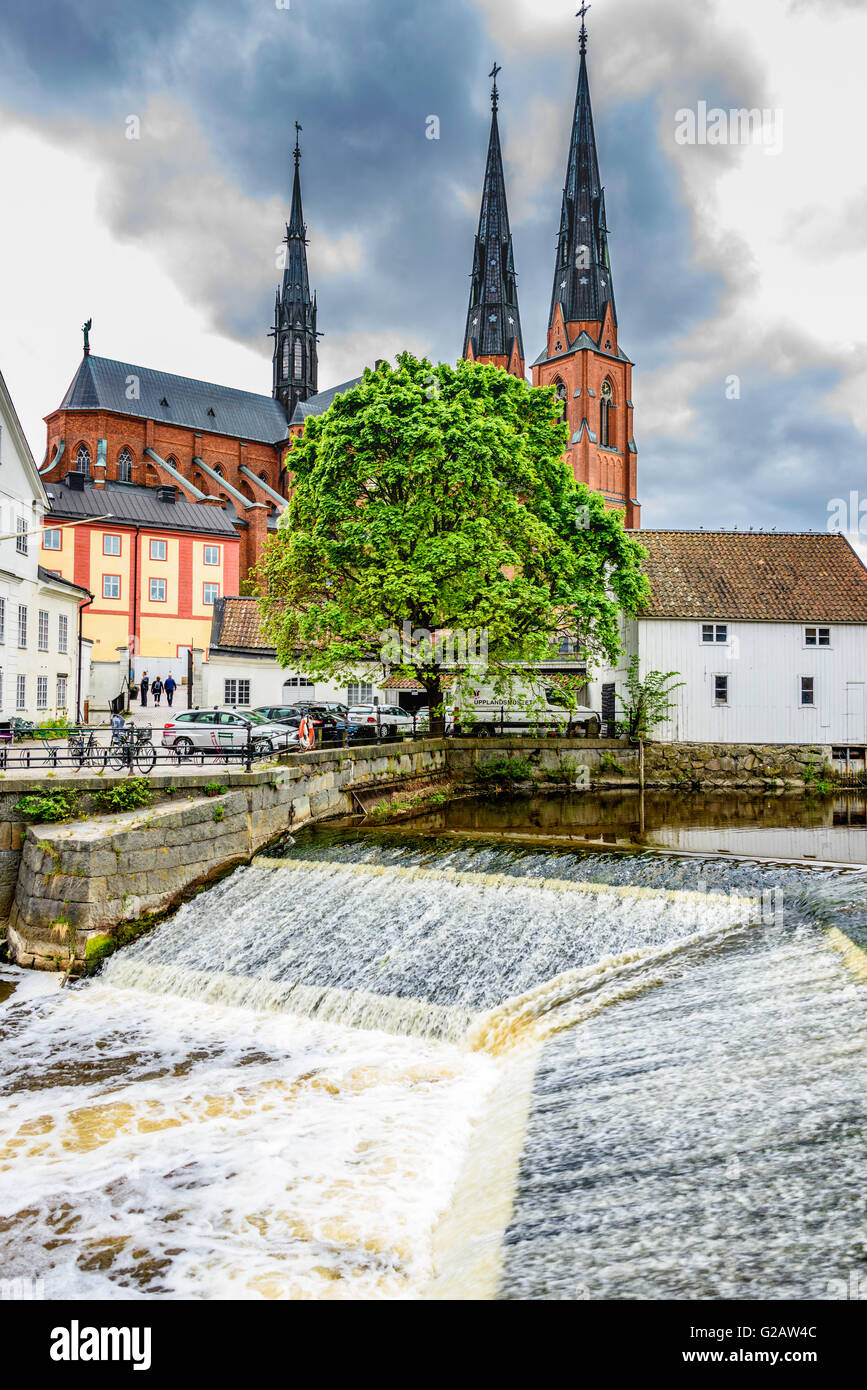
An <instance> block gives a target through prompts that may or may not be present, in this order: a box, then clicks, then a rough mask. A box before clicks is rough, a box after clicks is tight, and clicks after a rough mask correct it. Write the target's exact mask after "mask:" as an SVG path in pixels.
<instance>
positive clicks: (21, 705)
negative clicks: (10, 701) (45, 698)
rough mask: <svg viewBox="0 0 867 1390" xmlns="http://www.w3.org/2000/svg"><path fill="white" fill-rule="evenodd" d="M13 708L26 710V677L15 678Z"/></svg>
mask: <svg viewBox="0 0 867 1390" xmlns="http://www.w3.org/2000/svg"><path fill="white" fill-rule="evenodd" d="M15 708H16V709H26V708H27V677H26V676H22V675H18V676H16V677H15Z"/></svg>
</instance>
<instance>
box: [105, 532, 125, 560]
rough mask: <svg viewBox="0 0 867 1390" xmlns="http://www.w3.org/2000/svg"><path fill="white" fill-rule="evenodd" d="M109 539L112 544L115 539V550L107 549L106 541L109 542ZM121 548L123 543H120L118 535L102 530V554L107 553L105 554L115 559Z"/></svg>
mask: <svg viewBox="0 0 867 1390" xmlns="http://www.w3.org/2000/svg"><path fill="white" fill-rule="evenodd" d="M109 541H111V542H112V544H113V543H114V542H115V541H117V550H109V549H108V543H109ZM122 548H123V545H122V542H121V539H120V536H116V535H115V534H114V533H113V532H106V531H104V532H103V534H102V553H103V555H107V556H109V557H110V558H112V559H114V560H116V559H118V557H119V556H120V552H121V550H122Z"/></svg>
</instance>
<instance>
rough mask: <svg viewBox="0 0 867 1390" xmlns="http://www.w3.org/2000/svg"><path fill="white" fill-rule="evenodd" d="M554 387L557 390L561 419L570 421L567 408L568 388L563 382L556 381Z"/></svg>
mask: <svg viewBox="0 0 867 1390" xmlns="http://www.w3.org/2000/svg"><path fill="white" fill-rule="evenodd" d="M554 385H555V386H556V388H557V400H558V401H559V402H560V419H561V420H566V419H568V412H567V406H566V386H565V384H564V383H563V382H562V381H555V382H554Z"/></svg>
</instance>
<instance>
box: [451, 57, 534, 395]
mask: <svg viewBox="0 0 867 1390" xmlns="http://www.w3.org/2000/svg"><path fill="white" fill-rule="evenodd" d="M500 71H501V69H500V68H498V67H497V65H496V63H495V64H494V69H493V72H492V73H491V77H493V79H494V88H493V91H492V92H491V106H492V108H493V114H492V116H491V138H490V141H489V144H488V162H487V164H486V166H485V184H484V188H483V190H482V210H481V213H480V214H479V230H478V234H477V236H476V245H475V251H474V254H473V274H472V280H471V285H470V307H469V310H468V312H467V328H466V332H465V334H464V352H463V355H464V357H466V358H467V359H468V360H469V361H470V362H486V363H490V364H492V365H493V366H495V367H502V368H503V370H504V371H507V372H511V374H512V376H518V377H520V378H521V379H522V380H523V379H524V377H525V376H526V367H525V363H524V342H523V338H522V336H521V315H520V314H519V312H518V286H517V276H516V274H515V253H514V250H513V248H512V233H511V230H510V228H509V209H508V206H507V204H506V180H505V177H504V174H503V154H502V150H501V148H500V128H499V124H498V121H497V110H498V108H499V104H500V95H499V92H498V91H497V73H498V72H500Z"/></svg>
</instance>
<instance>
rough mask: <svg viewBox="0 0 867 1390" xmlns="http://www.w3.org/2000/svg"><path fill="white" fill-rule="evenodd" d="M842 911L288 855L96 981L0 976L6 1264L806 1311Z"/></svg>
mask: <svg viewBox="0 0 867 1390" xmlns="http://www.w3.org/2000/svg"><path fill="white" fill-rule="evenodd" d="M769 894H771V895H772V896H771V897H770V898H769V897H768V895H769ZM778 895H781V896H778ZM769 901H771V902H772V903H773V905H774V911H773V913H772V914H771V915H768V912H767V905H768V902H769ZM864 912H865V904H864V878H863V875H861V874H859V873H855V874H852V873H849V874H846V873H844V872H842V871H838V870H821V869H810V868H805V867H800V868H799V867H791V866H790V867H786V868H783V867H781V866H773V865H756V864H744V863H732V862H728V863H727V862H725V861H724V860H720V859H719V858H714V859H712V860H707V861H705V860H699V861H695V860H688V861H687V860H684V859H681V858H677V857H673V856H668V855H661V854H636V855H617V854H606V853H601V854H584V855H581V854H574V853H555V852H550V851H548V850H543V849H538V850H536V849H533V848H528V849H524V848H517V847H512V848H509V849H503V848H502V847H498V846H492V845H485V844H476V845H474V844H469V843H466V842H462V843H460V844H456V843H454V842H448V843H443V842H428V843H426V844H424V843H421V842H413V841H410V840H408V841H405V842H400V841H396V840H393V839H392V840H390V841H388V842H387V843H386V842H385V841H384V840H376V839H367V838H365V839H358V838H352V837H351V836H350V837H345V838H342V839H341V838H339V837H338V838H335V837H333V836H332V837H316V838H313V837H311V840H309V841H308V842H307V843H304V844H299V845H298V846H296V847H295V848H294V849H292V850H291V852H290V853H289V854H288V856H284V857H283V858H270V859H260V860H258V861H256V862H254V863H253V864H252V865H250V866H248V867H246V868H243V869H240V870H238V871H237V872H236V873H234V874H233V875H232V876H231V877H230V878H227V879H225V880H223V881H222V882H221V883H219V884H217V885H216V886H214V887H213V888H211V889H210V890H208V891H207V892H205V893H203V894H201V895H199V896H198V897H197V898H195V899H194V900H193V901H192V902H190V903H188V904H187V905H185V906H184V907H183V908H181V909H180V910H179V911H178V913H177V914H175V916H174V917H173V918H172V919H171V920H169V921H166V922H164V923H163V924H161V925H160V926H159V927H158V928H157V929H156V930H155V931H154V932H153V933H152V934H151V935H150V936H149V937H147V938H144V939H142V940H141V941H139V942H138V943H136V944H135V945H134V946H132V947H129V948H126V949H124V950H123V951H122V952H119V953H118V954H117V955H116V956H115V957H113V958H112V959H111V961H109V963H108V964H107V966H106V967H105V968H104V970H103V972H102V974H101V975H100V976H99V977H98V978H96V979H94V980H91V981H88V982H86V983H83V984H80V985H76V986H73V987H70V988H67V989H65V990H62V991H61V990H59V989H58V987H57V981H56V979H49V978H46V977H43V976H33V975H32V974H27V972H21V971H14V970H12V971H3V972H0V978H2V979H3V980H11V981H12V983H14V984H15V986H16V988H15V989H14V990H13V991H12V993H11V994H10V995H9V997H8V998H7V999H6V1000H5V1001H4V1002H2V1003H0V1040H2V1046H3V1056H4V1071H3V1075H2V1078H0V1092H2V1093H3V1107H2V1110H0V1242H2V1245H3V1252H4V1253H3V1272H4V1276H8V1277H40V1276H41V1277H42V1278H43V1279H44V1282H45V1290H46V1294H47V1296H48V1297H52V1296H55V1297H58V1296H64V1297H82V1298H91V1297H108V1296H117V1295H118V1294H121V1295H122V1296H124V1297H150V1296H161V1297H168V1298H188V1297H193V1298H213V1297H227V1298H258V1297H277V1298H315V1299H320V1298H346V1297H349V1298H362V1299H377V1298H379V1299H381V1298H387V1299H396V1298H397V1299H399V1298H420V1297H431V1298H455V1297H457V1298H471V1297H474V1298H489V1297H497V1296H499V1297H504V1298H525V1297H530V1298H576V1297H588V1298H597V1297H598V1298H619V1297H623V1298H656V1297H669V1296H670V1297H680V1298H687V1297H698V1298H714V1297H723V1296H733V1297H781V1298H788V1297H804V1296H810V1297H826V1296H829V1295H828V1293H827V1287H828V1282H829V1280H832V1279H833V1278H835V1277H837V1278H843V1279H845V1278H846V1277H847V1274H848V1272H849V1271H850V1270H851V1269H853V1268H858V1267H859V1261H863V1246H862V1245H860V1244H859V1241H860V1240H861V1239H862V1236H861V1229H862V1218H863V1210H864V1198H863V1197H862V1196H861V1188H862V1187H863V1183H862V1184H860V1185H859V1183H858V1181H857V1178H856V1173H857V1163H858V1161H859V1160H860V1157H861V1146H862V1140H861V1134H862V1132H863V1125H864V1118H865V1115H864V1109H865V1107H864V1094H865V1085H864V1083H865V1081H867V1052H865V1046H864V1028H863V1025H864V1000H865V993H864V983H863V982H864V981H867V958H865V957H864V956H863V954H862V953H860V952H859V951H858V950H857V947H855V946H853V944H852V940H851V939H850V928H851V929H852V932H853V933H854V930H855V928H857V927H858V926H859V925H860V924H861V923H862V922H863V920H864ZM838 926H839V927H842V931H841V930H838V929H837V928H838ZM787 1192H788V1193H789V1196H788V1197H785V1194H786V1193H787ZM791 1194H794V1196H792V1195H791ZM859 1252H860V1253H859ZM823 1281H824V1282H823ZM807 1289H809V1290H810V1292H809V1293H806V1294H805V1292H804V1291H805V1290H807ZM823 1290H825V1291H823Z"/></svg>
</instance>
